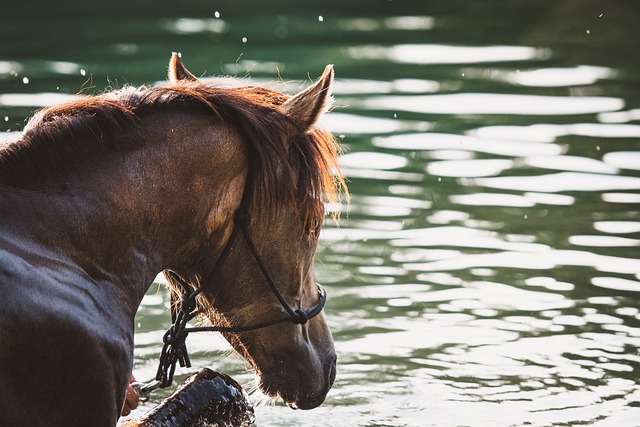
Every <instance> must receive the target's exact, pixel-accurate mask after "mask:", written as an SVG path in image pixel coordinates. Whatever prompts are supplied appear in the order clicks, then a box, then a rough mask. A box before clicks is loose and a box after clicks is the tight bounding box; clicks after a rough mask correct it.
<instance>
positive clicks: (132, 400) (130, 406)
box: [120, 374, 140, 416]
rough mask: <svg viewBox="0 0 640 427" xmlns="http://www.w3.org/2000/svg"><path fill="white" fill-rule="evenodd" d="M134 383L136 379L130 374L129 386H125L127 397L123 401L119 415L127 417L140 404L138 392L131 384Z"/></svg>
mask: <svg viewBox="0 0 640 427" xmlns="http://www.w3.org/2000/svg"><path fill="white" fill-rule="evenodd" d="M135 381H136V378H135V377H134V376H133V374H131V376H130V377H129V385H128V386H127V395H126V397H125V399H124V405H123V406H122V412H121V414H120V415H122V416H125V415H129V414H130V413H131V411H132V410H134V409H136V408H137V407H138V403H140V396H139V395H138V392H137V391H136V389H135V388H133V386H132V385H131V384H133V383H134V382H135Z"/></svg>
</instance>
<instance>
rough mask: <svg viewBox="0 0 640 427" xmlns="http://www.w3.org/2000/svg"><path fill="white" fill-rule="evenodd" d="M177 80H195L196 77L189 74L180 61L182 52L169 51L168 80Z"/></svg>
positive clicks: (172, 81) (173, 81)
mask: <svg viewBox="0 0 640 427" xmlns="http://www.w3.org/2000/svg"><path fill="white" fill-rule="evenodd" d="M178 80H191V81H197V80H198V78H197V77H196V76H194V75H193V74H191V72H190V71H189V70H187V67H185V66H184V64H183V63H182V54H181V53H180V52H173V53H171V60H170V61H169V81H170V82H171V83H175V82H177V81H178Z"/></svg>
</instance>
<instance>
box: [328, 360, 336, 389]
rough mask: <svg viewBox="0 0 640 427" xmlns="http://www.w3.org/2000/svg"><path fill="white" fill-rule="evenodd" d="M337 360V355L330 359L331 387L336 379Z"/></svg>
mask: <svg viewBox="0 0 640 427" xmlns="http://www.w3.org/2000/svg"><path fill="white" fill-rule="evenodd" d="M336 361H337V357H336V356H333V358H332V360H331V361H330V363H331V365H330V366H329V383H328V384H329V388H331V387H332V386H333V382H334V381H335V380H336V372H337V368H336Z"/></svg>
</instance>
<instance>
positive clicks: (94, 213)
mask: <svg viewBox="0 0 640 427" xmlns="http://www.w3.org/2000/svg"><path fill="white" fill-rule="evenodd" d="M140 134H141V135H143V139H145V140H143V141H140V142H139V145H140V148H139V149H135V150H130V151H127V152H125V153H122V152H113V153H108V154H107V155H105V157H104V158H102V159H101V161H100V162H99V166H96V167H87V168H82V169H80V170H79V171H76V172H75V173H74V174H69V175H67V176H66V177H65V179H64V183H63V184H57V185H56V186H48V187H46V190H47V191H34V190H28V191H17V190H11V191H3V192H2V194H1V196H2V198H1V199H0V216H2V218H3V224H2V228H3V233H1V234H3V235H4V237H5V239H8V240H12V241H13V246H14V247H19V246H20V247H22V248H23V251H27V252H28V251H34V250H35V251H36V252H41V253H43V252H49V253H56V254H57V255H56V256H58V257H60V256H64V257H65V258H66V259H65V260H64V262H63V263H64V264H65V265H77V266H78V267H79V268H81V269H82V270H83V271H84V272H86V274H87V275H88V276H90V277H91V279H92V281H94V282H108V283H110V284H111V285H113V286H115V287H119V288H121V289H122V290H123V291H125V292H128V293H131V292H134V293H135V296H136V297H135V298H134V299H133V300H135V301H136V302H135V303H134V304H133V305H132V309H133V312H134V313H135V308H137V304H138V303H139V301H140V300H141V299H142V296H143V295H144V293H145V292H146V290H147V289H148V287H149V285H150V284H151V282H152V280H153V278H154V277H155V275H156V274H158V273H159V272H160V271H161V270H163V269H166V268H176V267H180V266H183V265H188V264H189V263H190V260H192V259H194V254H195V253H196V252H197V251H198V249H199V248H201V247H202V246H203V245H206V244H207V243H206V242H208V241H210V240H211V238H210V237H211V236H212V235H216V234H218V235H220V236H221V239H220V241H223V239H224V234H225V233H228V232H229V230H230V224H231V223H232V217H233V212H234V210H235V208H236V207H237V206H238V204H239V203H240V199H241V196H242V188H243V185H244V175H245V170H246V167H245V166H244V165H245V164H246V162H245V158H244V152H243V148H242V144H241V143H240V142H239V141H240V139H239V138H238V137H237V135H236V134H235V133H234V131H233V130H232V128H230V127H229V126H224V125H220V126H212V125H211V121H210V120H205V119H198V118H190V119H188V120H186V118H185V117H174V116H171V117H163V118H162V120H154V121H153V122H151V121H149V123H147V124H143V131H142V132H141V133H140ZM5 230H7V231H8V232H7V233H4V231H5ZM10 230H12V231H10ZM9 231H10V232H9ZM11 236H13V238H11ZM10 243H11V242H7V244H10ZM29 248H31V249H29ZM215 249H216V248H213V250H214V251H215ZM220 250H221V248H220ZM62 254H64V255H62ZM129 299H131V298H129Z"/></svg>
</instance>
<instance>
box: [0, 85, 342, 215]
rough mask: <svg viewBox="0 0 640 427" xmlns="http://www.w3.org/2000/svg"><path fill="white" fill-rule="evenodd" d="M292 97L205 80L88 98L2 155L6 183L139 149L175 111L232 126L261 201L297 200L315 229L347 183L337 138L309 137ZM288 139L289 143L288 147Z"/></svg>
mask: <svg viewBox="0 0 640 427" xmlns="http://www.w3.org/2000/svg"><path fill="white" fill-rule="evenodd" d="M286 99H288V96H287V95H283V94H281V93H278V92H275V91H271V90H269V89H265V88H260V87H254V86H244V87H236V88H231V87H219V86H215V85H212V84H206V83H202V82H186V81H185V82H183V81H180V82H178V83H175V84H170V85H163V86H156V87H150V88H149V87H142V88H132V87H128V88H125V89H121V90H118V91H114V92H109V93H106V94H103V95H99V96H92V97H85V98H81V99H78V100H76V101H73V102H70V103H66V104H61V105H58V106H54V107H51V108H47V109H44V110H41V111H39V112H38V113H37V114H36V115H35V116H34V117H33V118H32V119H31V121H30V122H29V123H28V124H27V126H26V127H25V130H24V132H23V136H22V138H21V139H20V140H19V141H17V142H15V143H13V144H11V145H9V146H8V147H7V148H5V149H3V150H1V151H0V185H6V186H14V187H30V188H44V187H46V186H50V185H53V184H52V183H55V182H56V181H57V180H58V179H59V178H60V176H62V174H64V171H65V170H67V169H70V168H74V167H78V166H82V164H83V163H84V162H90V161H92V159H99V158H100V156H101V155H104V153H106V152H108V151H114V150H115V151H127V150H129V149H132V148H139V145H140V144H141V142H139V141H142V140H143V138H140V137H139V136H140V135H139V132H140V130H141V126H140V123H141V121H142V120H143V119H144V118H145V117H148V116H150V115H152V114H154V113H155V112H158V111H163V112H166V111H167V109H170V110H171V111H176V110H179V111H188V112H191V113H193V114H204V115H209V116H211V117H214V118H215V119H216V120H223V121H227V122H229V123H232V124H233V125H234V126H235V127H236V128H237V129H238V131H239V132H240V134H241V135H242V136H243V139H244V141H245V143H246V144H247V149H248V154H249V155H248V159H249V162H250V164H249V165H248V166H249V170H250V171H251V176H252V179H253V181H252V185H253V187H254V189H255V191H254V194H256V195H260V199H259V200H256V202H258V203H260V204H264V205H266V206H267V207H269V209H274V208H277V205H278V203H280V202H283V201H286V200H289V201H294V202H295V203H296V205H298V206H300V209H301V213H302V215H303V217H304V218H305V219H306V221H307V223H308V225H309V226H310V227H315V226H317V225H318V224H319V223H320V221H322V216H323V211H324V209H323V206H324V203H325V202H327V201H329V202H331V201H335V200H336V199H337V197H338V194H339V192H340V188H341V186H343V185H344V181H343V179H342V177H341V176H340V175H339V172H338V167H337V164H336V158H337V154H338V144H337V143H336V140H335V139H334V138H333V136H332V135H331V134H330V133H329V132H325V131H323V130H320V129H312V130H311V131H310V132H304V131H300V130H296V129H295V124H294V123H293V122H292V121H291V120H290V119H289V118H288V116H286V115H285V114H284V113H283V112H282V111H281V110H280V109H279V108H278V107H279V105H281V104H282V103H283V102H284V101H285V100H286ZM286 139H288V140H289V144H285V143H283V141H284V140H286Z"/></svg>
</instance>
